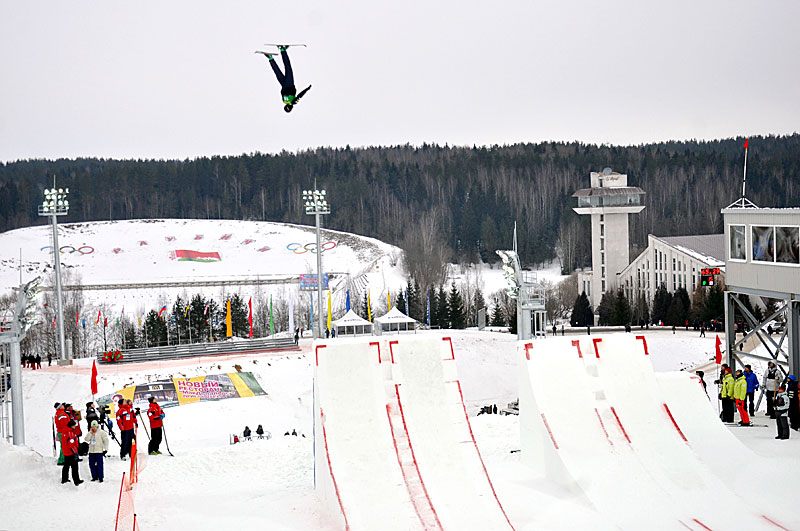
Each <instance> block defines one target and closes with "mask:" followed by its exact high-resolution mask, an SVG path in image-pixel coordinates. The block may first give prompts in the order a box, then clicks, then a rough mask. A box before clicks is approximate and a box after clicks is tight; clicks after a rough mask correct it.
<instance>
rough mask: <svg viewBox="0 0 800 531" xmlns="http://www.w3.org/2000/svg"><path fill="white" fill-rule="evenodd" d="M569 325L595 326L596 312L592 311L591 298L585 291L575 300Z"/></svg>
mask: <svg viewBox="0 0 800 531" xmlns="http://www.w3.org/2000/svg"><path fill="white" fill-rule="evenodd" d="M569 324H570V326H592V325H594V311H593V310H592V305H591V304H590V303H589V297H587V296H586V292H585V291H583V292H581V294H580V295H578V297H577V298H576V299H575V304H574V305H573V306H572V315H571V316H570V319H569Z"/></svg>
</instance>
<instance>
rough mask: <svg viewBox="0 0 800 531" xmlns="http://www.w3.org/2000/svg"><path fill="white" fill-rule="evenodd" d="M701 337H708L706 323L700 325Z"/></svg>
mask: <svg viewBox="0 0 800 531" xmlns="http://www.w3.org/2000/svg"><path fill="white" fill-rule="evenodd" d="M700 337H706V324H705V323H703V324H701V325H700Z"/></svg>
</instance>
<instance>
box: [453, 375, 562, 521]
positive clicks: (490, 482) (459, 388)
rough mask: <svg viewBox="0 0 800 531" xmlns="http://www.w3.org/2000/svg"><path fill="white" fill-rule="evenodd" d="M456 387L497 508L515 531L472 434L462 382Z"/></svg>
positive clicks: (457, 382)
mask: <svg viewBox="0 0 800 531" xmlns="http://www.w3.org/2000/svg"><path fill="white" fill-rule="evenodd" d="M456 385H457V386H458V395H459V397H460V398H461V409H463V410H464V420H465V421H466V422H467V428H469V436H470V438H471V439H472V444H473V446H475V453H477V454H478V460H479V461H480V462H481V467H482V468H483V473H484V474H485V475H486V481H487V483H489V488H490V489H492V494H493V495H494V500H495V501H496V502H497V506H498V507H500V512H501V513H503V516H504V517H505V519H506V522H508V526H509V527H510V528H511V529H514V525H513V524H512V523H511V520H509V519H508V515H507V514H506V511H505V509H503V504H502V503H500V498H498V497H497V492H495V490H494V485H492V479H491V478H490V477H489V471H488V470H486V464H485V463H484V462H483V456H481V451H480V450H479V449H478V443H477V442H475V435H474V434H473V433H472V424H470V423H469V415H467V406H466V405H464V393H463V392H462V391H461V382H459V381H458V380H456ZM553 442H554V443H555V441H553Z"/></svg>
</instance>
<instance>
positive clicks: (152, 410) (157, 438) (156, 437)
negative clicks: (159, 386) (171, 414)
mask: <svg viewBox="0 0 800 531" xmlns="http://www.w3.org/2000/svg"><path fill="white" fill-rule="evenodd" d="M147 400H148V401H149V402H150V407H149V408H148V409H147V418H149V419H150V432H151V433H152V436H151V437H150V444H149V445H148V448H147V453H148V454H150V455H161V451H160V450H159V449H158V447H159V446H160V445H161V432H162V428H163V427H164V416H165V415H164V411H163V410H162V409H161V406H159V405H158V402H157V401H156V397H154V396H151V397H150V398H148V399H147Z"/></svg>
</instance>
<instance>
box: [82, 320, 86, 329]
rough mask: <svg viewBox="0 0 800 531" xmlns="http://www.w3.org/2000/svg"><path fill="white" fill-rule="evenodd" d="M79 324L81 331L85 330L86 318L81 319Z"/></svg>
mask: <svg viewBox="0 0 800 531" xmlns="http://www.w3.org/2000/svg"><path fill="white" fill-rule="evenodd" d="M81 323H82V324H83V329H84V330H86V318H85V317H84V318H83V319H81Z"/></svg>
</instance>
